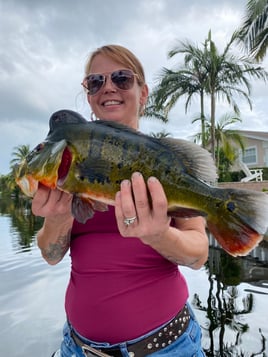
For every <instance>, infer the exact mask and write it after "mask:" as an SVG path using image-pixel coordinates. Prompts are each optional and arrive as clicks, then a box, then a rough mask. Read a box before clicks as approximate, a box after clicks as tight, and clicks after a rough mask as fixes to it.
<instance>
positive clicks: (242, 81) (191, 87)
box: [152, 31, 268, 159]
mask: <svg viewBox="0 0 268 357" xmlns="http://www.w3.org/2000/svg"><path fill="white" fill-rule="evenodd" d="M235 39H236V34H234V35H233V36H232V38H231V40H230V41H229V43H228V44H227V45H226V47H225V49H224V51H223V52H222V53H219V51H218V49H217V47H216V45H215V43H214V41H212V37H211V32H210V31H209V33H208V37H207V39H206V40H205V43H204V45H203V49H202V50H200V49H199V48H198V47H195V46H193V45H191V44H190V43H189V42H186V43H181V42H180V43H179V46H177V47H175V48H174V49H173V50H171V51H170V52H169V53H168V56H169V57H173V56H174V55H176V54H180V53H183V54H185V57H184V66H183V67H179V69H178V70H176V71H172V70H169V69H166V68H163V70H162V73H161V74H160V77H159V80H160V83H159V84H158V85H157V86H156V88H155V89H154V90H153V93H152V96H153V100H154V102H155V106H156V109H162V110H164V111H165V112H166V115H167V113H168V112H169V111H170V109H171V108H172V107H174V105H175V104H176V102H177V101H178V99H179V98H180V97H181V96H183V95H186V96H187V100H186V104H185V110H187V109H188V106H189V105H190V103H191V99H192V97H193V96H194V95H199V96H200V103H201V104H200V106H201V107H200V108H201V109H200V117H201V123H202V124H201V127H202V129H201V133H202V136H203V138H202V146H203V145H204V142H205V125H204V123H205V120H204V117H205V116H204V95H208V96H209V97H210V119H211V126H210V128H211V134H210V137H211V152H212V156H213V158H214V159H215V116H216V100H217V99H224V100H226V101H227V103H228V104H229V105H231V106H232V107H233V110H234V112H235V113H236V114H239V107H238V104H237V102H236V99H235V97H234V95H235V94H236V95H238V96H242V97H243V98H244V99H246V101H247V102H248V104H249V106H250V108H251V100H250V94H251V85H250V82H249V79H251V78H257V79H262V80H266V79H267V77H268V73H267V72H266V71H265V70H264V69H263V68H262V67H260V66H256V65H255V64H254V63H253V61H252V59H250V58H246V57H238V56H235V55H234V54H232V53H231V46H232V45H233V43H234V41H235Z"/></svg>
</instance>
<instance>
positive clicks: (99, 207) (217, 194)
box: [15, 109, 268, 256]
mask: <svg viewBox="0 0 268 357" xmlns="http://www.w3.org/2000/svg"><path fill="white" fill-rule="evenodd" d="M134 172H140V173H141V174H142V175H143V177H144V179H145V180H147V179H148V178H149V177H151V176H155V177H156V178H158V180H159V181H160V182H161V184H162V185H163V188H164V191H165V194H166V197H167V201H168V212H167V214H168V215H169V216H171V217H183V218H191V217H196V216H203V217H204V218H205V219H206V227H207V229H208V231H209V232H210V233H211V234H212V235H213V237H214V238H215V239H216V240H217V241H218V243H219V244H220V246H221V247H222V248H223V249H224V250H225V251H226V252H227V253H229V254H230V255H232V256H243V255H247V254H248V253H249V252H250V251H251V250H252V249H253V248H254V247H256V246H257V245H258V244H259V242H260V241H261V240H262V239H263V236H264V234H265V232H266V231H267V224H268V223H267V222H268V219H267V218H268V214H267V213H268V196H267V194H265V193H263V192H256V191H251V190H244V189H243V190H242V189H230V188H219V187H217V185H216V184H215V183H216V182H217V169H216V167H215V164H214V160H213V158H212V156H211V154H210V153H209V151H207V150H206V149H203V148H201V147H200V146H199V145H197V144H195V143H192V142H190V141H187V140H184V139H175V138H172V137H165V138H160V139H159V138H154V137H152V136H149V135H146V134H143V133H141V132H139V131H136V130H133V129H131V128H129V127H127V126H125V125H122V124H119V123H116V122H112V121H108V120H96V121H87V120H86V119H85V118H84V117H83V116H82V115H80V114H79V113H77V112H75V111H72V110H68V109H62V110H58V111H57V112H55V113H53V114H52V115H51V117H50V120H49V132H48V134H47V137H46V138H45V140H44V141H43V142H41V143H40V144H38V145H37V146H36V147H35V148H34V149H33V150H32V151H31V152H30V153H29V154H28V155H27V157H26V158H25V159H24V160H23V161H22V162H21V163H20V164H18V165H17V167H16V168H15V180H16V183H17V184H18V185H19V187H20V188H21V190H22V192H23V193H24V194H25V195H26V196H28V197H34V195H35V193H36V191H37V189H38V185H39V184H42V185H45V186H47V187H49V188H51V189H59V190H61V191H64V192H69V193H71V194H72V195H73V198H72V214H73V216H74V217H75V219H76V220H77V221H79V222H81V223H85V222H86V221H87V220H88V219H90V218H91V217H92V216H93V215H94V212H95V211H106V210H107V209H108V206H109V205H114V204H115V194H116V192H117V191H119V190H120V183H121V182H122V180H125V179H130V178H131V175H132V174H133V173H134Z"/></svg>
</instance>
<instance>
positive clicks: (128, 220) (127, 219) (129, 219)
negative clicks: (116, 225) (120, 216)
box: [124, 216, 137, 226]
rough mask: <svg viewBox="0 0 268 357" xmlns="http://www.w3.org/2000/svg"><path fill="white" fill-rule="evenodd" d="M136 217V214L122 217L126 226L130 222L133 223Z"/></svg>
mask: <svg viewBox="0 0 268 357" xmlns="http://www.w3.org/2000/svg"><path fill="white" fill-rule="evenodd" d="M136 219H137V216H133V217H130V218H125V219H124V223H125V225H126V226H129V225H130V224H133V223H134V222H135V221H136Z"/></svg>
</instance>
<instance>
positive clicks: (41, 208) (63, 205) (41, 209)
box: [32, 185, 73, 264]
mask: <svg viewBox="0 0 268 357" xmlns="http://www.w3.org/2000/svg"><path fill="white" fill-rule="evenodd" d="M71 205H72V195H71V194H68V193H65V192H62V191H59V190H57V189H55V190H50V189H49V188H47V187H45V186H43V185H39V188H38V190H37V192H36V194H35V196H34V198H33V201H32V212H33V214H34V215H36V216H41V217H45V221H44V224H43V227H42V228H41V229H40V230H39V232H38V233H37V242H38V246H39V248H40V250H41V253H42V255H43V257H44V259H45V260H46V261H47V262H48V263H49V264H57V263H58V262H59V261H60V260H61V259H62V258H63V257H64V255H65V254H66V252H67V251H68V249H69V246H70V239H71V229H72V225H73V216H72V214H71Z"/></svg>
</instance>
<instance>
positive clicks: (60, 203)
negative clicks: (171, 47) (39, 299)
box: [32, 45, 208, 357]
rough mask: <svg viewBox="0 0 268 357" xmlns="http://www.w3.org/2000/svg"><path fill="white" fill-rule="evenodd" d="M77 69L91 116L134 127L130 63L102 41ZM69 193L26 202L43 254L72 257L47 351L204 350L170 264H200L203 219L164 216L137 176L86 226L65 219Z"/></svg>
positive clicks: (142, 89) (135, 80)
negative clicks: (60, 335)
mask: <svg viewBox="0 0 268 357" xmlns="http://www.w3.org/2000/svg"><path fill="white" fill-rule="evenodd" d="M85 72H86V73H85V78H84V80H83V83H82V84H83V86H84V87H85V88H86V90H87V99H88V102H89V104H90V106H91V109H92V112H93V113H94V115H95V116H96V118H101V119H105V120H112V121H115V122H119V123H122V124H125V125H127V126H129V127H131V128H133V129H138V125H139V117H140V115H141V114H142V112H143V110H144V106H145V104H146V100H147V97H148V87H147V85H146V83H145V77H144V71H143V68H142V66H141V64H140V62H139V60H138V59H137V58H136V57H135V56H134V55H133V54H132V53H131V52H130V51H129V50H127V49H126V48H124V47H121V46H116V45H108V46H103V47H101V48H99V49H97V50H96V51H95V52H93V53H92V55H91V56H90V58H89V60H88V62H87V64H86V71H85ZM148 196H150V201H149V199H148ZM71 199H72V196H71V195H69V194H67V193H63V192H60V191H57V190H52V191H51V190H49V189H47V188H45V187H43V186H41V187H40V188H39V190H38V192H37V194H36V196H35V198H34V200H33V205H32V210H33V213H34V214H35V215H39V216H43V217H45V221H44V225H43V227H42V228H41V230H40V231H39V232H38V236H37V239H38V245H39V247H40V249H41V252H42V255H43V257H44V259H46V260H47V262H48V263H49V264H56V263H58V262H59V261H60V260H61V259H62V258H63V256H64V255H65V254H66V252H67V251H68V250H69V248H70V255H71V259H72V271H71V277H70V281H69V285H68V288H67V292H66V299H65V309H66V315H67V323H66V324H65V327H64V339H63V342H62V345H61V350H60V351H58V352H57V353H56V354H55V356H62V357H67V356H107V355H108V356H109V355H110V356H116V357H117V356H132V357H133V356H136V357H143V356H149V355H150V356H153V357H157V356H184V357H187V356H204V353H203V352H202V349H201V346H200V340H201V333H200V328H199V325H198V324H197V322H196V320H195V318H194V316H193V313H192V311H191V309H190V307H189V306H188V304H187V298H188V290H187V285H186V282H185V279H184V277H183V276H182V274H181V273H180V271H179V269H178V265H184V266H188V267H190V268H193V269H199V268H200V267H201V266H202V265H203V264H204V263H205V261H206V260H207V255H208V239H207V235H206V230H205V221H204V219H203V218H202V217H195V218H191V219H183V218H176V219H173V220H172V221H171V220H170V218H169V217H168V216H167V199H166V196H165V193H164V190H163V187H162V185H161V183H160V182H159V181H158V180H157V178H155V177H150V178H149V179H148V181H147V182H145V180H144V179H143V176H142V175H141V174H140V173H139V172H134V173H133V174H132V177H131V180H127V179H126V180H124V181H123V182H122V183H121V189H120V192H118V193H117V194H116V198H115V207H110V209H109V211H108V212H101V213H100V212H96V213H95V215H94V217H93V218H92V219H90V220H88V221H87V222H86V224H79V223H78V222H76V221H74V220H73V217H72V215H71Z"/></svg>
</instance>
